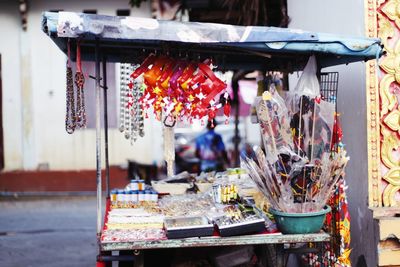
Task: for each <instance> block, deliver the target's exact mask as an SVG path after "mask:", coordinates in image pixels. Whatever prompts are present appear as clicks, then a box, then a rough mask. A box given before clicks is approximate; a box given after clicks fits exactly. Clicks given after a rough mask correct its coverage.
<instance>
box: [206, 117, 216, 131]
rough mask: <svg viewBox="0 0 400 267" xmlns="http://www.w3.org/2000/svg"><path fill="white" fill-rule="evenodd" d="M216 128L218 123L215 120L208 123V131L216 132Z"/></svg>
mask: <svg viewBox="0 0 400 267" xmlns="http://www.w3.org/2000/svg"><path fill="white" fill-rule="evenodd" d="M215 127H217V122H216V121H215V119H212V120H210V121H208V123H207V129H208V130H214V129H215Z"/></svg>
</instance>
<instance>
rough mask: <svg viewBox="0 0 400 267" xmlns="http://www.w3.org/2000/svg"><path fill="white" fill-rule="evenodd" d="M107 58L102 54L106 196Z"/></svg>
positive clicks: (108, 172) (108, 194)
mask: <svg viewBox="0 0 400 267" xmlns="http://www.w3.org/2000/svg"><path fill="white" fill-rule="evenodd" d="M107 91H108V87H107V59H106V56H105V55H104V54H103V106H104V147H105V149H104V154H105V155H104V156H105V161H106V162H105V163H106V197H109V196H110V165H109V162H108V105H107Z"/></svg>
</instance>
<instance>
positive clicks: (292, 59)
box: [42, 12, 382, 71]
mask: <svg viewBox="0 0 400 267" xmlns="http://www.w3.org/2000/svg"><path fill="white" fill-rule="evenodd" d="M42 27H43V31H44V32H45V33H47V34H48V35H49V36H50V37H51V38H52V39H53V40H54V42H55V43H56V44H57V45H58V46H59V47H60V49H61V50H62V51H63V52H64V53H66V51H67V40H68V39H70V40H71V42H72V47H75V44H76V41H77V40H80V41H81V50H82V52H83V59H84V60H89V61H91V60H93V59H94V50H95V49H94V48H95V44H96V42H98V43H99V46H100V49H101V53H102V54H103V55H105V56H106V57H107V60H108V61H111V62H140V61H141V60H142V59H143V57H144V56H146V54H148V53H150V52H153V51H158V52H159V53H169V54H172V55H176V56H181V57H189V58H190V57H192V58H201V59H203V58H206V57H212V58H213V59H214V60H215V61H216V62H217V65H219V67H221V68H222V69H248V70H253V69H260V70H286V71H294V70H301V69H303V67H304V65H305V63H306V61H307V59H308V57H309V56H310V55H311V54H315V55H316V56H317V59H318V63H319V65H320V67H321V68H323V67H328V66H332V65H338V64H344V63H351V62H356V61H366V60H369V59H373V58H377V57H379V56H380V55H381V54H382V48H381V45H380V40H379V39H374V38H364V37H358V38H355V37H353V38H349V37H340V36H336V35H332V34H323V33H314V32H306V31H301V30H294V29H287V28H275V27H259V26H232V25H224V24H214V23H198V22H176V21H158V20H154V19H146V18H134V17H117V16H103V15H92V14H81V13H72V12H59V13H53V12H45V13H44V14H43V23H42ZM74 51H75V50H74V49H73V50H72V58H73V59H74V57H75V53H74Z"/></svg>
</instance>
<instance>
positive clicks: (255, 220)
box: [214, 207, 265, 236]
mask: <svg viewBox="0 0 400 267" xmlns="http://www.w3.org/2000/svg"><path fill="white" fill-rule="evenodd" d="M214 222H215V224H216V225H217V228H218V231H219V234H220V235H221V236H233V235H243V234H252V233H258V232H262V231H264V230H265V221H264V219H263V218H261V217H260V216H259V215H258V214H257V213H255V212H254V211H252V210H243V211H241V210H240V209H238V208H236V207H229V208H227V209H226V211H225V214H224V215H223V216H221V217H219V218H215V219H214Z"/></svg>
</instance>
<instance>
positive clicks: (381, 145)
mask: <svg viewBox="0 0 400 267" xmlns="http://www.w3.org/2000/svg"><path fill="white" fill-rule="evenodd" d="M365 5H366V32H367V36H368V37H379V38H381V40H382V43H383V44H384V46H385V50H386V52H387V54H386V55H385V56H383V57H382V58H381V59H380V60H379V63H378V64H379V66H377V65H376V64H377V63H376V61H370V62H368V64H367V108H368V109H367V110H368V114H367V120H368V176H369V205H370V207H381V206H385V207H388V206H400V193H399V191H400V0H366V1H365Z"/></svg>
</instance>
